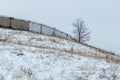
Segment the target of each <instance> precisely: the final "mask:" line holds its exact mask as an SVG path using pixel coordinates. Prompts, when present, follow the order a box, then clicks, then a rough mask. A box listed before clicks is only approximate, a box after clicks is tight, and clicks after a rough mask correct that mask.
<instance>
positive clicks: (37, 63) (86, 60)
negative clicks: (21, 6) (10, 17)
mask: <svg viewBox="0 0 120 80" xmlns="http://www.w3.org/2000/svg"><path fill="white" fill-rule="evenodd" d="M119 59H120V56H119V55H111V54H105V53H102V52H100V51H98V50H96V49H94V48H90V47H87V46H85V45H82V44H78V43H75V42H73V41H70V40H64V39H60V38H56V37H50V36H45V35H40V34H37V33H31V32H25V31H17V30H9V29H3V28H0V80H120V72H119V71H120V64H119V62H120V60H119Z"/></svg>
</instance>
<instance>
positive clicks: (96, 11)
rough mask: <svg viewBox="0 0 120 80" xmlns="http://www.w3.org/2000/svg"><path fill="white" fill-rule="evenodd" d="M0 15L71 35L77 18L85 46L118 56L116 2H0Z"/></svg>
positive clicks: (119, 25) (119, 11) (118, 2)
mask: <svg viewBox="0 0 120 80" xmlns="http://www.w3.org/2000/svg"><path fill="white" fill-rule="evenodd" d="M0 15H4V16H11V17H17V18H21V19H27V20H32V21H36V22H40V23H44V24H46V25H50V26H52V27H56V28H57V29H59V30H62V31H65V32H67V33H69V34H72V30H73V27H72V25H71V23H72V22H74V20H75V19H76V18H79V17H81V18H82V19H83V20H84V21H85V25H86V27H88V28H89V30H90V31H91V32H92V33H91V37H92V38H91V41H89V42H88V43H89V44H91V45H93V46H96V47H100V48H103V49H107V50H109V51H114V52H116V53H120V0H0Z"/></svg>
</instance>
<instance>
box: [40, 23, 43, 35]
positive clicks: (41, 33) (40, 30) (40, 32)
mask: <svg viewBox="0 0 120 80" xmlns="http://www.w3.org/2000/svg"><path fill="white" fill-rule="evenodd" d="M40 25H41V27H40V33H41V34H42V26H43V25H42V24H40Z"/></svg>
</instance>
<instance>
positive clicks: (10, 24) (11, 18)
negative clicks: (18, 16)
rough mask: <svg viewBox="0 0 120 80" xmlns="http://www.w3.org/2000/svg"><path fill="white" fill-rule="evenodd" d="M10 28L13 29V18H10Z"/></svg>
mask: <svg viewBox="0 0 120 80" xmlns="http://www.w3.org/2000/svg"><path fill="white" fill-rule="evenodd" d="M9 19H10V28H12V19H14V18H13V17H10V18H9Z"/></svg>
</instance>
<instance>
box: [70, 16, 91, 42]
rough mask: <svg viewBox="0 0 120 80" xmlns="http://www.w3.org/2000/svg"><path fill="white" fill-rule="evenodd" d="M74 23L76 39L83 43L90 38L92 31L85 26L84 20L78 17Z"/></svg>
mask: <svg viewBox="0 0 120 80" xmlns="http://www.w3.org/2000/svg"><path fill="white" fill-rule="evenodd" d="M72 25H73V27H74V31H73V33H74V35H75V39H77V40H78V41H79V42H82V43H85V42H86V41H89V40H90V31H88V28H86V27H85V23H84V20H81V18H77V19H76V21H75V22H74V23H72Z"/></svg>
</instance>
